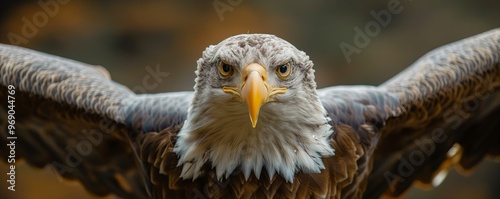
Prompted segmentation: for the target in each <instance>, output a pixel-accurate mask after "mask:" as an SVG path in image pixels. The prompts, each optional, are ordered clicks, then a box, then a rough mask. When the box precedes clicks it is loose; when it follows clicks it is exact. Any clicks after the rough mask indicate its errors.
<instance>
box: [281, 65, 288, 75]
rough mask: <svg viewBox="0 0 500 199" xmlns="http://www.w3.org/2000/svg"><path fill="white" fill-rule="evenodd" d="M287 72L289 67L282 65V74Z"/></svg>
mask: <svg viewBox="0 0 500 199" xmlns="http://www.w3.org/2000/svg"><path fill="white" fill-rule="evenodd" d="M287 70H288V66H287V65H286V64H284V65H281V66H280V68H279V71H280V73H286V71H287Z"/></svg>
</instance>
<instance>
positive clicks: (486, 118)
mask: <svg viewBox="0 0 500 199" xmlns="http://www.w3.org/2000/svg"><path fill="white" fill-rule="evenodd" d="M379 89H380V90H382V91H384V92H386V93H388V94H389V95H390V96H393V97H394V98H395V99H397V100H398V101H399V102H398V103H397V106H396V108H395V109H394V110H393V111H394V115H393V116H392V117H390V118H389V119H388V120H387V121H386V123H387V124H386V125H385V126H384V127H383V128H382V129H381V136H382V137H381V138H380V141H379V144H378V146H377V149H376V151H375V154H374V156H375V157H374V158H375V159H374V165H373V171H372V174H371V176H370V178H369V182H368V189H367V191H366V192H365V196H366V197H373V196H379V195H381V194H383V193H385V194H387V195H391V196H398V195H401V194H402V193H403V192H405V191H406V190H407V189H408V188H409V187H410V186H411V185H412V184H413V182H415V181H417V182H420V183H421V184H425V185H432V186H437V185H439V183H441V181H442V180H443V179H444V177H445V176H446V174H447V171H448V169H449V168H451V167H452V166H457V167H458V168H460V169H462V170H470V169H473V168H474V167H475V166H476V165H477V164H478V163H479V162H480V161H481V160H483V159H484V158H485V157H498V156H500V131H499V129H500V117H499V115H500V29H496V30H492V31H489V32H486V33H483V34H480V35H477V36H474V37H471V38H467V39H464V40H461V41H458V42H455V43H452V44H449V45H446V46H443V47H441V48H438V49H436V50H433V51H431V52H429V53H428V54H427V55H425V56H423V57H422V58H421V59H419V60H418V61H417V62H416V63H414V64H413V65H412V66H411V67H409V68H408V69H406V70H405V71H403V72H402V73H400V74H399V75H397V76H395V77H394V78H392V79H391V80H389V81H387V82H385V83H384V84H382V85H381V86H379Z"/></svg>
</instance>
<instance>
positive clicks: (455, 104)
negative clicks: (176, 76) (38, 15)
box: [0, 29, 500, 198]
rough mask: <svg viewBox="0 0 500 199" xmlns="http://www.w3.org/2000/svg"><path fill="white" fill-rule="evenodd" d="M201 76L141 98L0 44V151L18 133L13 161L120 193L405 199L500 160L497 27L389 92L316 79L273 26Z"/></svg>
mask: <svg viewBox="0 0 500 199" xmlns="http://www.w3.org/2000/svg"><path fill="white" fill-rule="evenodd" d="M196 76H197V77H196V79H195V87H194V92H171V93H159V94H143V95H139V94H135V93H133V92H132V91H131V90H129V89H128V88H126V87H124V86H122V85H120V84H118V83H115V82H113V81H112V80H111V79H110V76H109V74H108V72H107V71H106V70H105V69H103V68H102V67H99V66H92V65H88V64H84V63H81V62H77V61H73V60H69V59H65V58H61V57H57V56H52V55H48V54H44V53H40V52H36V51H33V50H28V49H24V48H20V47H15V46H10V45H3V44H2V45H0V85H1V86H0V98H1V99H2V102H3V103H2V104H3V105H2V106H0V117H1V120H0V126H1V128H0V134H1V136H0V147H1V148H2V150H1V151H0V156H2V157H3V158H2V159H3V160H4V161H5V160H7V157H8V156H9V150H10V149H9V146H8V145H7V144H9V143H10V142H12V141H13V140H15V143H16V158H17V159H21V158H22V159H25V160H26V161H27V162H28V163H29V164H30V165H33V166H36V167H45V166H47V165H50V166H52V167H53V168H54V169H56V170H57V171H58V172H59V173H60V174H61V175H62V176H63V177H64V178H67V179H76V180H79V181H80V182H81V183H82V184H83V185H84V187H85V188H86V189H87V190H88V191H89V192H92V193H93V194H96V195H100V196H104V195H108V194H116V195H117V196H119V197H124V198H361V197H365V198H378V197H380V196H382V195H387V196H399V195H401V194H402V193H404V192H405V191H406V190H407V189H408V188H409V187H410V186H411V185H412V184H413V183H414V182H417V181H418V182H421V183H424V184H430V185H434V186H437V185H438V184H439V183H440V182H441V181H442V180H443V179H444V176H446V172H447V171H448V169H450V168H452V167H453V166H457V167H460V168H463V169H465V170H467V169H471V168H473V167H474V166H476V165H477V164H478V163H479V162H480V161H481V160H482V159H484V158H485V157H498V156H500V133H499V130H498V129H499V128H500V117H498V116H499V115H500V29H496V30H491V31H489V32H485V33H482V34H480V35H477V36H473V37H471V38H467V39H464V40H461V41H458V42H455V43H452V44H449V45H446V46H443V47H441V48H438V49H436V50H433V51H431V52H429V53H428V54H426V55H425V56H423V57H422V58H421V59H419V60H418V61H416V62H415V63H414V64H413V65H412V66H410V67H408V68H407V69H406V70H405V71H403V72H401V73H400V74H398V75H397V76H395V77H394V78H392V79H390V80H388V81H387V82H385V83H383V84H382V85H379V86H332V87H327V88H322V89H316V83H315V76H314V69H313V62H312V61H311V60H310V59H309V57H308V56H307V55H306V53H304V52H302V51H300V50H298V49H297V48H295V47H294V46H293V45H292V44H290V43H288V42H287V41H285V40H283V39H280V38H278V37H276V36H274V35H267V34H242V35H236V36H233V37H230V38H227V39H225V40H223V41H222V42H220V43H219V44H217V45H211V46H209V47H208V48H206V50H205V51H204V52H203V54H202V57H201V58H200V59H199V60H198V61H197V70H196ZM12 100H14V101H15V109H14V108H12V107H11V106H9V104H12V103H11V102H13V101H12ZM9 110H15V113H14V112H12V111H9ZM14 119H15V122H14V123H12V122H11V121H13V120H14ZM11 126H12V128H15V131H13V129H12V128H11Z"/></svg>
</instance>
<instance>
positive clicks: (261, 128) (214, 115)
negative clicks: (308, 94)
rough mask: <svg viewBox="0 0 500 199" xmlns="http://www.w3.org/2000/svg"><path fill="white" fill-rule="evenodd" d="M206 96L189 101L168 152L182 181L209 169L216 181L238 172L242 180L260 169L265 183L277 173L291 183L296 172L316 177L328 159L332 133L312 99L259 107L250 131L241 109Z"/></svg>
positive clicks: (238, 104)
mask: <svg viewBox="0 0 500 199" xmlns="http://www.w3.org/2000/svg"><path fill="white" fill-rule="evenodd" d="M211 95H212V96H211V97H205V98H202V97H199V98H196V97H195V100H193V104H192V105H191V107H190V108H189V113H188V117H187V120H186V122H185V123H184V126H183V128H182V129H181V131H180V132H179V134H178V139H177V143H176V146H175V148H174V152H175V153H177V154H178V156H179V161H178V166H182V167H183V168H182V173H181V176H180V177H182V178H183V179H192V180H194V179H196V178H198V177H199V176H202V175H203V174H204V173H203V171H202V167H203V165H205V164H207V163H210V164H211V165H212V166H213V168H214V169H215V171H216V174H217V178H218V179H221V178H222V177H225V178H227V177H228V176H229V175H230V174H232V173H233V172H235V171H238V170H239V171H241V172H242V173H243V174H244V176H245V178H246V179H248V178H249V177H250V175H251V173H252V172H253V173H254V175H255V176H256V177H257V178H259V177H260V174H261V171H262V169H263V168H265V170H266V171H267V173H268V176H270V177H271V178H272V176H274V174H275V173H278V174H279V175H281V176H282V177H283V178H284V179H285V180H287V181H288V182H292V181H293V178H294V176H295V174H296V172H298V171H302V172H305V173H319V172H320V170H321V169H324V165H323V162H322V158H323V157H325V156H332V155H334V149H333V148H332V147H331V146H330V143H329V137H330V135H331V133H332V132H333V131H332V129H331V126H330V125H329V124H328V121H329V118H328V117H326V116H325V115H326V111H325V110H324V108H323V107H322V105H321V103H320V102H319V99H318V98H317V97H316V98H315V99H314V100H311V99H306V98H302V97H300V96H299V97H295V98H293V99H289V100H290V101H289V103H288V104H283V103H275V102H270V103H268V104H265V105H264V106H262V108H261V111H260V115H259V122H258V124H257V126H256V128H252V126H251V123H250V119H249V116H248V112H247V108H246V107H245V104H243V103H242V102H238V101H234V100H231V99H229V98H227V97H224V94H223V93H216V94H214V93H211ZM201 96H203V95H201ZM226 96H227V95H226Z"/></svg>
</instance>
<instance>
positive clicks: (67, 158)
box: [0, 45, 189, 198]
mask: <svg viewBox="0 0 500 199" xmlns="http://www.w3.org/2000/svg"><path fill="white" fill-rule="evenodd" d="M9 85H10V86H13V87H15V94H14V95H13V96H14V97H15V122H16V124H15V127H16V129H15V134H14V135H15V136H16V137H17V140H16V150H17V151H16V152H17V153H16V160H17V161H20V160H21V159H25V160H26V161H27V162H28V163H30V164H32V165H35V166H37V167H44V166H47V165H50V166H52V167H53V168H54V169H55V170H56V171H58V172H59V173H60V174H61V175H62V176H63V177H65V178H68V179H78V180H79V181H80V182H81V183H82V184H83V185H84V186H85V187H86V188H87V189H88V190H89V191H91V192H92V193H94V194H97V195H107V194H110V193H114V194H117V195H118V196H120V197H125V198H146V197H148V193H147V190H146V185H147V183H145V180H148V179H146V177H145V176H144V175H143V173H144V171H143V169H142V168H143V166H142V161H141V160H140V159H139V157H138V156H137V155H136V153H135V148H134V147H135V144H134V143H135V137H136V136H137V135H139V134H141V133H145V132H151V131H155V130H159V129H163V128H166V127H168V126H170V125H177V124H179V123H182V122H183V121H184V118H185V114H186V111H187V106H184V105H185V104H183V103H181V104H178V103H173V102H175V100H177V99H179V94H178V93H172V94H162V95H139V96H138V95H135V94H134V93H133V92H132V91H130V90H129V89H128V88H126V87H124V86H122V85H120V84H117V83H115V82H113V81H111V80H110V77H109V73H108V72H107V71H106V70H105V69H104V68H102V67H100V66H92V65H88V64H84V63H81V62H76V61H73V60H69V59H65V58H61V57H57V56H52V55H48V54H44V53H40V52H36V51H32V50H28V49H24V48H20V47H14V46H9V45H0V98H1V100H2V104H3V105H2V106H1V107H0V111H1V112H0V118H1V120H0V134H1V136H0V144H1V149H2V150H0V155H1V156H2V157H6V156H7V155H8V150H7V148H6V146H7V145H6V144H7V142H10V140H7V136H8V133H9V132H8V131H7V125H8V122H7V121H8V120H7V95H9V93H8V92H9ZM187 95H189V94H187ZM171 96H173V97H171ZM181 96H182V97H185V96H184V95H182V94H181ZM172 100H173V101H172ZM180 101H183V100H180ZM171 104H174V105H177V106H176V107H174V106H170V105H171ZM170 108H172V111H170V110H169V109H170ZM14 135H13V136H14ZM134 157H137V158H134ZM2 159H3V160H4V161H5V160H6V159H7V158H2Z"/></svg>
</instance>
